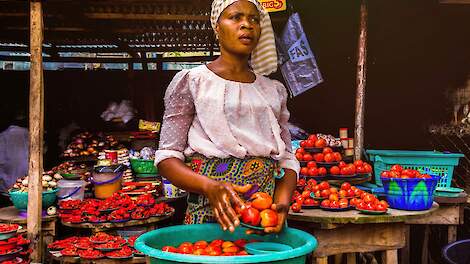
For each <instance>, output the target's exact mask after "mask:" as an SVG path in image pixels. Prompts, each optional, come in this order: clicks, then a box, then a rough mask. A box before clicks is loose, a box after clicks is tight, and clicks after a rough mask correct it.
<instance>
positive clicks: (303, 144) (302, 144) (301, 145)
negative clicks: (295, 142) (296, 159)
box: [300, 140, 307, 148]
mask: <svg viewBox="0 0 470 264" xmlns="http://www.w3.org/2000/svg"><path fill="white" fill-rule="evenodd" d="M305 145H307V140H302V141H300V147H302V148H305Z"/></svg>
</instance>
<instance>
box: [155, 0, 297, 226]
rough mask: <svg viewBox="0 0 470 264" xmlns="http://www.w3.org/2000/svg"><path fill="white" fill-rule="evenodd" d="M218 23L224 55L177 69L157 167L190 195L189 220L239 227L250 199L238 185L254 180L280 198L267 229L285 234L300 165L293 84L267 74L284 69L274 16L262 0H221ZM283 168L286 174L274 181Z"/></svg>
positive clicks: (215, 9)
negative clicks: (290, 106) (292, 118)
mask: <svg viewBox="0 0 470 264" xmlns="http://www.w3.org/2000/svg"><path fill="white" fill-rule="evenodd" d="M211 22H212V27H213V28H214V31H215V34H216V36H217V38H218V40H219V45H220V52H221V55H220V56H219V57H218V58H217V59H216V60H214V61H213V62H211V63H209V64H208V65H202V66H199V67H196V68H194V69H191V70H183V71H181V72H179V73H177V74H176V75H175V77H174V78H173V80H172V82H171V83H170V85H169V86H168V89H167V91H166V94H165V114H164V117H163V124H162V131H161V137H160V146H159V150H158V151H157V152H156V157H155V165H156V166H158V169H159V171H160V173H161V175H162V176H164V177H166V178H168V179H169V180H170V181H171V182H172V183H173V184H174V185H176V186H178V187H179V188H182V189H185V190H187V191H189V192H190V195H189V198H188V210H187V213H186V219H185V222H186V223H188V224H195V223H203V222H215V221H218V222H219V223H220V225H221V226H222V228H223V229H224V230H227V229H229V230H230V231H232V232H233V231H234V228H235V227H236V226H238V225H239V223H240V221H239V219H238V217H237V214H236V212H235V210H234V207H235V206H240V207H241V208H243V207H244V204H243V201H242V200H241V199H240V198H239V197H238V196H237V194H236V193H235V191H234V190H233V188H232V185H231V184H237V185H244V184H248V183H250V184H253V185H257V186H259V188H260V190H261V191H264V192H268V193H270V194H271V195H274V196H273V197H274V204H273V209H274V210H277V211H278V213H279V216H280V217H279V221H278V222H279V223H278V225H277V226H276V227H270V228H265V230H264V231H265V232H267V233H272V232H279V231H281V229H282V227H283V225H284V222H285V220H286V217H287V213H288V208H289V206H288V205H289V202H290V199H291V195H292V192H293V190H294V188H295V185H296V179H297V174H298V171H299V163H298V161H297V160H296V159H295V156H294V154H293V153H292V149H291V142H290V134H289V130H288V127H287V122H288V119H289V112H288V110H287V108H286V100H287V92H286V89H285V87H284V86H283V85H282V84H281V83H280V82H277V81H274V80H271V79H268V78H266V77H264V76H262V75H261V74H269V73H271V72H274V71H275V70H276V68H277V58H276V50H275V45H274V36H273V31H272V26H271V22H270V19H269V15H268V14H267V13H266V12H265V10H264V9H263V7H262V6H261V5H260V4H259V3H258V2H257V0H238V1H237V0H215V1H214V2H213V3H212V13H211ZM249 60H251V61H250V63H249ZM250 64H251V65H250ZM185 159H186V160H187V161H188V162H190V163H191V169H190V168H189V167H188V166H186V165H185V164H184V162H183V161H185ZM278 169H282V170H283V172H284V173H283V177H277V179H274V178H275V176H276V175H275V174H277V171H278Z"/></svg>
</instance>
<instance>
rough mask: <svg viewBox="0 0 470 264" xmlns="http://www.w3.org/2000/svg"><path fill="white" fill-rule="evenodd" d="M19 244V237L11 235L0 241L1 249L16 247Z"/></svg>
mask: <svg viewBox="0 0 470 264" xmlns="http://www.w3.org/2000/svg"><path fill="white" fill-rule="evenodd" d="M17 245H18V238H17V237H10V238H9V239H8V240H2V241H0V250H10V249H15V248H16V247H17Z"/></svg>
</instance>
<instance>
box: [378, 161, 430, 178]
mask: <svg viewBox="0 0 470 264" xmlns="http://www.w3.org/2000/svg"><path fill="white" fill-rule="evenodd" d="M380 177H382V178H399V179H432V176H431V175H429V174H426V173H424V174H421V173H420V172H419V171H417V170H414V169H405V168H403V167H402V166H401V165H398V164H395V165H393V166H392V167H391V168H390V170H384V171H382V172H381V173H380Z"/></svg>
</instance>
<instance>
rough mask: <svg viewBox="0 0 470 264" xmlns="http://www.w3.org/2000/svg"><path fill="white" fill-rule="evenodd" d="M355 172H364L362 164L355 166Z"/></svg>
mask: <svg viewBox="0 0 470 264" xmlns="http://www.w3.org/2000/svg"><path fill="white" fill-rule="evenodd" d="M356 172H357V173H365V172H366V171H365V170H364V167H362V166H356Z"/></svg>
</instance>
